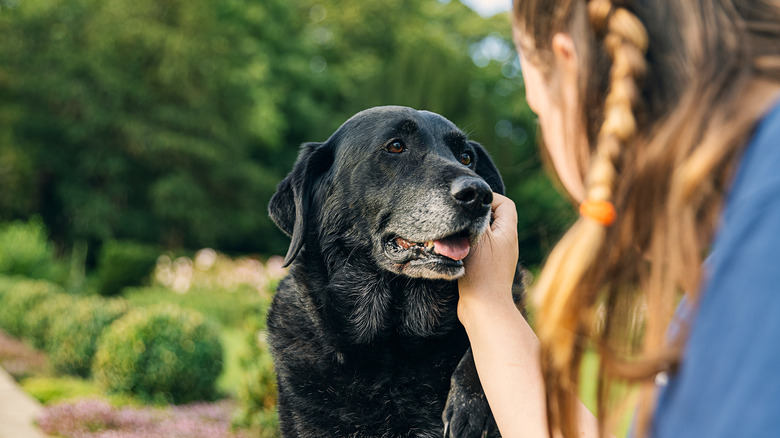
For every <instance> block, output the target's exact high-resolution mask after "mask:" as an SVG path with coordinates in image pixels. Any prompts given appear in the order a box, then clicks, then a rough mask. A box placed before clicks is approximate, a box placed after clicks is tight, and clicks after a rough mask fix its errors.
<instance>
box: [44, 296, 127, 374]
mask: <svg viewBox="0 0 780 438" xmlns="http://www.w3.org/2000/svg"><path fill="white" fill-rule="evenodd" d="M127 310H128V305H127V302H126V301H125V300H122V299H110V300H107V299H102V298H97V297H91V298H85V299H82V300H79V301H78V302H77V303H76V305H75V306H74V307H73V308H72V310H71V311H70V314H69V317H68V318H58V319H57V320H56V321H55V323H54V324H53V325H52V327H51V329H50V334H51V336H50V341H49V343H48V345H49V359H50V361H51V365H52V367H53V368H54V370H55V371H57V372H59V373H63V374H70V375H74V376H81V377H86V376H88V375H89V373H90V370H91V368H92V358H93V356H94V355H95V350H96V348H97V342H98V339H99V338H100V335H101V334H102V333H103V331H104V330H105V329H106V328H107V327H108V326H109V325H110V324H111V323H112V322H114V320H116V319H117V318H119V317H120V316H122V315H124V314H125V313H126V312H127Z"/></svg>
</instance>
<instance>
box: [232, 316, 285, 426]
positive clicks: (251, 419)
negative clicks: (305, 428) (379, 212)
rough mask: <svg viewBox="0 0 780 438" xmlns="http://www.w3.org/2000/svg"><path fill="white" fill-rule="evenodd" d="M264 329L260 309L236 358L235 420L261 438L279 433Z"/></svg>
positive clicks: (269, 354) (272, 377)
mask: <svg viewBox="0 0 780 438" xmlns="http://www.w3.org/2000/svg"><path fill="white" fill-rule="evenodd" d="M264 329H265V314H264V312H263V314H260V315H258V317H257V318H256V319H255V321H254V324H253V325H252V327H251V328H250V333H249V335H248V336H247V349H246V350H245V351H244V354H243V355H242V357H241V358H240V364H241V370H242V375H241V386H240V387H239V391H238V412H237V414H236V418H235V423H236V425H238V426H241V427H249V428H252V429H256V430H259V431H260V436H261V438H275V437H278V436H279V432H278V431H279V421H278V417H277V412H276V400H277V391H276V373H275V372H274V364H273V360H272V358H271V353H270V352H269V351H268V345H267V344H266V340H265V330H264Z"/></svg>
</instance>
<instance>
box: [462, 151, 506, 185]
mask: <svg viewBox="0 0 780 438" xmlns="http://www.w3.org/2000/svg"><path fill="white" fill-rule="evenodd" d="M469 144H470V145H471V147H473V148H474V151H475V152H476V153H477V169H476V172H477V175H479V176H481V177H482V179H484V180H485V182H487V183H488V185H489V186H490V189H491V190H493V191H494V192H496V193H498V194H499V195H503V194H504V181H503V180H502V179H501V174H499V173H498V169H496V165H495V164H493V160H492V159H490V155H488V153H487V151H486V150H485V148H483V147H482V145H481V144H479V143H477V142H475V141H471V140H469Z"/></svg>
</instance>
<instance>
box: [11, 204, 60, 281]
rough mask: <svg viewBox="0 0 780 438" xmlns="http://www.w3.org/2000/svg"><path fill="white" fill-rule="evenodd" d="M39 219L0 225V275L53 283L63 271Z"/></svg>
mask: <svg viewBox="0 0 780 438" xmlns="http://www.w3.org/2000/svg"><path fill="white" fill-rule="evenodd" d="M47 239H48V232H47V231H46V227H45V226H44V225H43V221H41V219H40V218H37V217H36V218H33V219H30V221H29V222H22V221H15V222H10V223H5V224H1V225H0V274H5V275H21V276H24V277H28V278H34V279H46V280H53V279H55V278H56V277H58V276H60V275H61V274H62V272H60V271H61V270H62V269H60V266H59V264H58V263H57V261H56V260H55V258H54V249H53V248H52V247H51V245H50V244H49V242H48V240H47Z"/></svg>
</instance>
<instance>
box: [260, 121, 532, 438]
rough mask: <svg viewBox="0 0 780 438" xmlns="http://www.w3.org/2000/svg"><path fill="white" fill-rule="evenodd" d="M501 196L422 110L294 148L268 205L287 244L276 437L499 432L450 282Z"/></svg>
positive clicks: (491, 171) (276, 312) (487, 165)
mask: <svg viewBox="0 0 780 438" xmlns="http://www.w3.org/2000/svg"><path fill="white" fill-rule="evenodd" d="M503 190H504V186H503V182H502V180H501V177H500V176H499V174H498V171H497V170H496V167H495V166H494V165H493V163H492V162H491V160H490V158H489V156H488V154H487V153H486V152H485V150H484V149H483V148H482V147H481V146H480V145H479V144H477V143H475V142H473V141H470V140H468V139H467V138H466V136H465V135H464V134H463V132H461V131H460V130H459V129H458V128H457V127H455V125H453V124H452V123H451V122H450V121H448V120H447V119H445V118H444V117H442V116H440V115H438V114H435V113H431V112H427V111H416V110H414V109H411V108H406V107H397V106H388V107H377V108H372V109H368V110H365V111H362V112H360V113H358V114H356V115H355V116H353V117H352V118H350V119H349V120H348V121H347V122H345V123H344V124H343V125H342V126H341V127H340V128H339V129H338V130H337V131H336V132H335V133H334V134H333V135H332V136H331V137H330V138H329V139H328V140H327V141H326V142H324V143H307V144H304V145H303V146H302V148H301V151H300V155H299V157H298V161H297V162H296V163H295V166H294V168H293V170H292V172H291V173H290V174H289V175H288V176H287V177H286V178H285V179H284V180H283V181H282V182H281V183H280V184H279V187H278V190H277V192H276V194H275V195H274V196H273V198H272V199H271V202H270V204H269V212H270V215H271V218H272V219H273V220H274V222H276V224H277V225H278V226H279V227H280V228H281V229H282V230H283V231H284V232H285V233H287V234H288V235H289V236H291V238H292V242H291V244H290V248H289V251H288V252H287V256H286V259H285V263H286V264H288V265H290V272H289V274H288V276H287V277H286V278H284V279H283V280H282V282H281V283H280V284H279V287H278V289H277V292H276V295H275V296H274V300H273V304H272V305H271V308H270V310H269V313H268V320H267V323H268V340H269V344H270V347H271V352H272V355H273V357H274V364H275V368H276V372H277V378H278V390H279V399H278V410H279V420H280V425H281V431H282V435H283V436H285V437H316V438H321V437H437V438H439V437H441V436H442V435H445V436H452V437H481V436H487V435H491V436H492V435H494V434H496V433H497V432H496V428H495V422H494V421H493V418H492V415H491V413H490V408H489V407H488V405H487V402H486V400H485V396H484V394H483V393H482V388H481V386H480V384H479V380H478V378H477V374H476V370H475V368H474V362H473V359H472V357H471V354H470V349H469V344H468V339H467V337H466V333H465V331H464V329H463V327H462V326H461V325H460V323H459V322H458V319H457V311H456V309H457V300H458V290H457V282H456V281H455V280H456V279H457V278H458V277H460V276H461V275H463V273H464V268H463V259H464V258H465V257H466V255H467V254H468V252H469V250H470V248H471V247H472V246H473V245H474V244H475V243H476V241H477V239H478V238H479V236H480V235H481V234H482V233H483V232H484V231H485V229H486V227H488V226H489V223H490V218H491V212H490V203H491V201H492V192H493V191H495V192H499V193H503ZM518 272H519V271H518ZM518 275H519V274H518ZM516 280H519V277H518V278H516ZM518 284H519V281H518ZM515 292H516V293H517V292H519V290H516V291H515ZM445 405H446V406H445ZM442 417H443V419H444V423H442Z"/></svg>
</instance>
